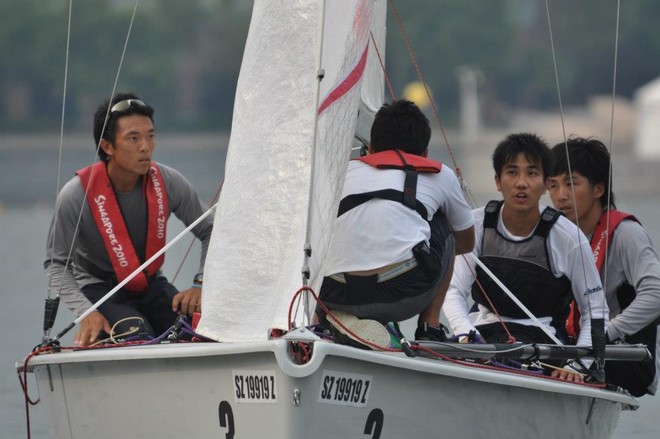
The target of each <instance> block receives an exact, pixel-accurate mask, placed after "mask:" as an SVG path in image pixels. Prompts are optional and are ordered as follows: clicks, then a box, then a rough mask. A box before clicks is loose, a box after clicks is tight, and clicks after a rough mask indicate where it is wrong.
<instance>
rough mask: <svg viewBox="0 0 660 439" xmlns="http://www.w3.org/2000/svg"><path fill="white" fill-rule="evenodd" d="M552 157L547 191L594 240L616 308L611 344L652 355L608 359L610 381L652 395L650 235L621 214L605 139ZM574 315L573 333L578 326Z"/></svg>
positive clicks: (654, 289) (659, 306) (654, 278)
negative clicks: (639, 358)
mask: <svg viewBox="0 0 660 439" xmlns="http://www.w3.org/2000/svg"><path fill="white" fill-rule="evenodd" d="M552 155H553V169H552V172H551V174H550V178H549V179H548V192H549V194H550V198H552V202H553V204H554V205H555V207H556V208H557V209H559V210H561V211H562V212H563V213H564V214H565V215H566V216H567V217H568V219H570V220H571V221H573V222H575V223H577V225H578V226H579V227H580V229H582V231H583V232H584V234H585V235H587V236H588V237H589V238H590V239H591V248H592V250H593V256H594V259H595V262H596V266H597V267H598V270H599V272H600V276H601V279H602V281H603V288H605V297H606V298H607V305H608V307H609V310H610V316H609V317H610V322H609V325H608V327H607V340H608V342H618V343H622V342H626V343H631V344H636V343H643V344H646V345H647V347H648V349H649V351H650V352H651V354H652V355H653V358H652V359H651V360H647V361H643V362H630V361H608V362H607V363H605V375H606V376H605V378H606V380H607V382H608V383H611V384H616V385H618V386H621V387H624V388H626V389H628V390H629V391H630V393H631V394H633V395H634V396H642V395H644V394H645V393H649V394H652V395H653V394H655V391H656V389H657V386H658V374H657V370H658V368H659V367H660V359H659V358H658V355H657V354H658V350H659V349H660V337H658V330H659V328H660V327H659V326H658V323H660V262H659V261H658V255H657V253H656V251H655V248H654V247H653V243H652V242H651V238H650V237H649V235H648V233H646V230H644V228H643V227H642V226H641V224H640V223H639V222H637V220H636V218H635V217H634V216H632V215H630V214H627V213H625V212H621V211H617V210H616V206H615V204H614V194H613V192H612V186H611V182H610V175H611V173H610V154H609V152H608V151H607V148H606V147H605V145H603V143H602V142H600V141H599V140H596V139H584V138H580V137H577V138H570V139H569V140H568V141H567V142H562V143H559V144H557V145H555V146H554V148H553V149H552ZM569 170H570V174H569ZM571 317H572V316H569V320H568V321H567V327H566V329H567V330H568V331H569V334H570V332H578V331H579V329H580V328H579V327H577V325H576V324H575V322H576V319H574V318H571Z"/></svg>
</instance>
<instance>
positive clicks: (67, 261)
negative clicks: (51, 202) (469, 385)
mask: <svg viewBox="0 0 660 439" xmlns="http://www.w3.org/2000/svg"><path fill="white" fill-rule="evenodd" d="M139 4H140V0H135V7H134V8H133V14H132V15H131V21H130V23H129V25H128V31H127V33H126V39H125V40H124V47H123V49H122V52H121V57H120V59H119V66H118V67H117V74H116V75H115V82H114V84H113V85H112V93H111V95H110V102H112V97H113V96H114V95H115V91H116V89H117V82H118V81H119V74H120V73H121V69H122V66H123V64H124V57H125V56H126V48H127V47H128V40H129V38H130V36H131V30H132V29H133V23H134V22H135V15H136V12H137V8H138V5H139ZM110 108H112V106H111V105H109V104H108V109H107V111H106V113H105V120H104V121H103V128H101V135H100V137H99V143H98V145H96V155H95V156H94V160H93V161H92V163H96V160H97V158H98V152H99V150H100V149H101V142H102V140H103V135H104V134H105V129H106V127H107V123H108V115H109V114H110ZM93 178H94V173H93V172H92V175H91V177H90V179H89V182H88V184H87V187H85V196H84V197H83V200H82V203H81V205H80V213H79V214H78V219H77V220H76V227H75V230H74V232H73V240H72V242H71V245H70V247H69V253H68V254H67V257H66V263H65V264H64V269H63V271H62V277H61V279H60V285H59V288H58V290H57V297H59V296H60V293H61V292H62V288H63V287H64V282H63V281H64V274H65V273H66V271H67V269H68V267H69V263H70V262H71V259H72V257H71V255H72V254H73V249H74V247H75V245H74V243H75V240H76V236H77V235H78V230H79V229H80V223H81V221H82V215H83V210H84V209H83V208H84V207H85V203H86V202H87V194H88V193H89V188H90V186H91V183H92V179H93ZM53 248H54V247H53ZM51 267H52V265H51ZM49 270H50V268H49Z"/></svg>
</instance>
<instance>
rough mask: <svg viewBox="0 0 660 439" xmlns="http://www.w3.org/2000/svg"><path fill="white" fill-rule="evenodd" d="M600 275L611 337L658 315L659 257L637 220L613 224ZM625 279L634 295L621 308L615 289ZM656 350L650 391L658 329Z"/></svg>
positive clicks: (658, 351) (620, 335)
mask: <svg viewBox="0 0 660 439" xmlns="http://www.w3.org/2000/svg"><path fill="white" fill-rule="evenodd" d="M600 276H601V279H602V280H603V287H604V288H605V295H606V297H607V305H608V307H609V310H610V323H609V325H608V327H607V335H608V337H609V338H610V340H613V341H614V340H618V339H625V337H626V336H627V335H632V334H634V333H636V332H637V331H639V330H640V329H642V328H644V327H645V326H647V325H648V324H649V323H651V322H653V321H654V320H656V319H657V318H658V317H660V261H658V255H657V253H656V251H655V249H654V248H653V244H652V242H651V238H650V237H649V235H648V233H646V230H644V228H643V227H642V226H641V225H640V224H639V223H637V222H635V221H628V220H626V221H623V222H622V223H621V224H619V226H618V227H617V228H616V231H615V232H614V235H613V237H612V242H610V244H609V248H608V254H607V265H606V266H605V267H603V268H602V269H601V272H600ZM626 282H627V283H628V284H630V285H631V286H633V287H634V288H635V293H636V296H635V299H634V300H633V301H632V303H631V304H630V305H629V306H628V307H627V308H626V309H625V310H623V312H622V311H621V305H620V304H619V301H618V299H617V295H616V290H617V289H618V288H619V287H620V286H621V285H622V284H624V283H626ZM658 330H659V331H660V327H658ZM655 352H656V359H655V360H656V379H655V381H654V383H653V384H652V385H651V386H649V392H651V393H652V394H654V393H655V391H656V389H657V385H658V377H659V372H660V355H658V354H660V333H658V337H657V343H656V351H655Z"/></svg>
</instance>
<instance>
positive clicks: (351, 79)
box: [318, 44, 369, 115]
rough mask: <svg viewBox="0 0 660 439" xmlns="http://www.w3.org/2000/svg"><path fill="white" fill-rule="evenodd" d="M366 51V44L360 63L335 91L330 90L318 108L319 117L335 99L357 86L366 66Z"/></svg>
mask: <svg viewBox="0 0 660 439" xmlns="http://www.w3.org/2000/svg"><path fill="white" fill-rule="evenodd" d="M368 51H369V45H368V44H367V45H366V47H365V48H364V51H363V52H362V56H361V57H360V61H359V62H358V63H357V65H356V66H355V67H354V68H353V70H352V71H351V73H349V75H348V76H347V77H346V79H344V80H343V81H342V83H341V84H339V85H338V86H337V87H335V89H334V90H332V91H331V92H330V94H329V95H328V96H327V97H326V98H325V100H324V101H323V103H322V104H321V106H320V107H319V111H318V114H319V115H320V114H321V113H323V111H325V109H326V108H328V107H329V106H330V105H332V103H334V102H335V101H336V100H337V99H339V98H341V97H342V96H344V95H345V94H346V93H348V92H349V91H350V90H351V89H352V88H353V87H354V86H355V84H357V82H358V81H359V80H360V78H361V77H362V74H363V73H364V68H365V66H366V65H367V53H368Z"/></svg>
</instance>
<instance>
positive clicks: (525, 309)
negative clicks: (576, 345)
mask: <svg viewBox="0 0 660 439" xmlns="http://www.w3.org/2000/svg"><path fill="white" fill-rule="evenodd" d="M469 255H470V256H471V257H472V260H473V261H474V262H475V263H476V264H477V265H479V267H481V269H482V270H484V271H485V272H486V274H488V276H490V278H491V279H492V280H493V281H494V282H495V283H496V284H497V285H498V286H499V287H500V288H501V289H502V291H504V292H505V293H506V295H507V296H509V298H510V299H511V300H513V301H514V302H515V304H516V305H518V308H520V309H521V310H522V311H523V312H524V313H525V314H527V316H528V317H529V318H530V319H531V320H532V321H533V322H534V323H536V325H537V326H538V327H539V328H540V329H541V330H542V331H543V332H545V334H546V335H547V336H548V337H550V339H551V340H552V341H554V342H555V343H557V345H559V346H563V344H564V343H562V342H561V341H560V340H559V339H558V338H557V337H555V335H554V334H553V333H551V332H550V331H548V329H547V328H546V325H544V324H543V323H541V321H540V320H539V319H537V318H536V316H535V315H534V314H532V312H531V311H530V310H529V309H527V307H526V306H525V305H523V303H522V302H521V301H520V300H518V298H517V297H516V296H515V294H513V293H512V292H511V290H509V289H508V288H507V287H506V285H504V284H503V283H502V282H501V281H500V280H499V279H498V278H497V276H495V274H493V272H492V271H490V270H489V269H488V267H486V266H485V265H484V263H483V262H481V261H480V260H479V258H478V257H477V256H476V255H475V254H474V253H472V252H470V253H469Z"/></svg>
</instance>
